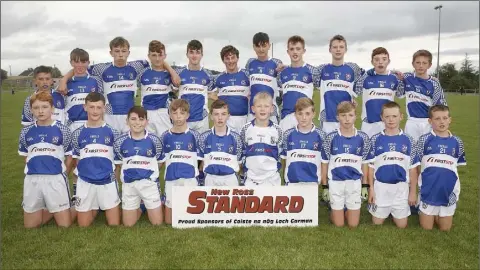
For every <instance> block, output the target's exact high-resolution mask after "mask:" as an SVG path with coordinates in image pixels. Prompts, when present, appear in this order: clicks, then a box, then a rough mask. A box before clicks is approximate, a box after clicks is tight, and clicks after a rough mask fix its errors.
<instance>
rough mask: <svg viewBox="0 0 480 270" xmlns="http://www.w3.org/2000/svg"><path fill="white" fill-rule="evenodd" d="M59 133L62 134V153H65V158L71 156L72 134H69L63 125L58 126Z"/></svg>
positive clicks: (68, 130)
mask: <svg viewBox="0 0 480 270" xmlns="http://www.w3.org/2000/svg"><path fill="white" fill-rule="evenodd" d="M59 127H60V131H61V132H62V136H63V151H64V152H65V155H66V156H71V155H72V151H73V150H72V149H73V148H72V133H71V132H70V129H69V128H68V127H66V126H65V125H62V124H60V125H59Z"/></svg>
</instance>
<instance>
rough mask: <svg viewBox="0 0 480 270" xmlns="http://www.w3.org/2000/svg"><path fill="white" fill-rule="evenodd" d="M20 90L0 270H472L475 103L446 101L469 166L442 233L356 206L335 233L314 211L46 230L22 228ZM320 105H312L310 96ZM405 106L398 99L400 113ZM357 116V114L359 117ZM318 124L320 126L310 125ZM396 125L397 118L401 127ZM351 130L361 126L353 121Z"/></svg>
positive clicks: (9, 134)
mask: <svg viewBox="0 0 480 270" xmlns="http://www.w3.org/2000/svg"><path fill="white" fill-rule="evenodd" d="M26 95H27V93H26V92H17V93H16V94H15V95H14V96H12V95H10V94H9V93H8V92H3V93H2V101H1V127H2V129H1V150H2V151H1V180H2V181H1V199H2V203H1V213H2V220H1V225H2V249H1V251H2V262H1V266H2V268H5V269H6V268H21V269H24V268H95V269H97V268H103V269H107V268H108V269H116V268H130V269H132V268H135V269H138V268H190V269H191V268H215V269H219V268H257V269H258V268H314V269H317V268H342V269H345V268H376V269H379V268H392V269H400V268H401V269H412V268H416V269H425V268H443V269H446V268H449V269H465V268H471V269H478V267H479V263H478V231H479V226H478V187H479V186H478V174H477V173H478V165H479V164H478V150H479V145H478V130H479V126H478V122H479V121H478V120H479V119H478V113H479V111H478V96H458V95H449V96H448V102H449V104H450V106H451V108H453V110H452V116H453V123H452V127H451V130H453V132H454V133H455V134H457V135H459V136H460V137H461V138H462V139H463V140H464V142H465V148H466V151H467V160H468V166H467V167H461V168H460V169H459V170H460V171H459V174H460V179H461V183H462V193H461V195H460V201H459V204H458V208H457V212H456V213H455V217H454V225H453V228H452V230H451V231H450V232H448V233H442V232H440V231H438V230H437V229H435V230H433V231H424V230H422V229H421V228H420V227H419V224H418V216H411V217H410V218H409V227H408V228H407V229H405V230H399V229H396V227H395V226H394V225H393V223H392V222H391V221H390V220H388V221H387V222H386V223H385V224H384V225H383V226H380V227H374V226H373V225H371V217H370V215H369V214H368V212H367V211H366V209H365V207H362V216H361V223H360V226H359V227H358V228H357V229H356V230H350V229H348V228H335V227H333V225H331V224H330V223H329V222H328V218H327V217H328V216H327V215H328V214H327V209H326V208H325V207H320V210H319V222H320V225H319V226H318V227H316V228H233V229H220V228H206V229H189V230H176V229H172V228H171V227H169V226H165V225H164V226H160V227H152V226H150V225H149V223H148V219H147V218H146V217H142V218H141V220H140V221H139V223H138V224H137V225H136V226H135V227H134V228H124V227H117V228H109V227H107V226H106V225H105V217H104V215H103V214H99V216H98V217H97V220H96V221H95V222H94V225H93V226H92V227H90V228H78V227H77V225H74V226H73V227H71V228H68V229H59V228H57V227H56V226H55V225H54V223H50V224H48V225H46V226H44V227H42V228H40V229H35V230H26V229H24V228H23V212H22V208H21V202H22V192H23V178H24V175H23V166H24V165H23V159H22V158H21V157H20V156H18V155H17V141H18V134H19V131H20V115H21V109H22V104H23V101H24V98H25V97H26ZM315 101H318V99H315ZM404 102H405V101H404V100H400V103H401V104H402V106H403V105H404ZM358 113H360V112H358ZM317 124H318V122H317ZM403 125H404V121H403V123H402V126H403ZM357 127H360V120H359V119H357Z"/></svg>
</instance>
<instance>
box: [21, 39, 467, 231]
mask: <svg viewBox="0 0 480 270" xmlns="http://www.w3.org/2000/svg"><path fill="white" fill-rule="evenodd" d="M252 46H253V51H254V52H255V54H256V57H253V58H249V60H248V61H247V63H246V65H245V67H244V68H240V67H239V66H238V61H239V58H240V53H239V51H238V50H237V49H236V48H235V47H234V46H231V45H228V46H225V47H223V48H222V50H221V51H220V53H219V54H220V55H219V56H220V59H219V60H220V61H222V62H223V63H224V64H225V71H223V72H222V73H220V74H217V75H213V74H212V72H211V71H210V70H208V69H207V68H203V67H202V66H201V60H202V57H203V46H202V43H201V42H200V41H198V40H191V41H190V42H188V44H187V46H186V57H187V58H188V65H186V66H183V67H177V66H174V65H172V66H171V65H169V63H168V61H167V60H166V56H167V49H166V47H165V45H164V44H163V43H162V42H160V41H157V40H153V41H151V42H150V43H149V46H148V52H146V53H148V61H147V60H133V61H132V60H130V61H129V60H128V56H129V54H130V44H129V42H128V41H127V40H126V39H125V38H123V37H116V38H114V39H113V40H111V41H110V44H109V49H110V55H111V56H112V58H113V60H112V62H111V63H97V64H93V65H92V64H91V63H90V59H89V54H88V52H87V51H86V50H84V49H80V48H76V49H73V50H72V51H71V54H70V59H69V60H70V64H71V66H72V69H71V70H70V71H69V72H68V73H67V74H65V76H64V77H63V78H62V79H61V80H60V81H59V83H58V86H56V87H53V85H54V84H53V78H52V68H51V67H47V66H39V67H37V68H35V70H34V84H35V86H36V89H35V93H33V94H32V95H31V96H29V97H28V98H27V99H26V100H25V103H24V108H23V113H22V125H23V128H22V130H21V132H20V137H19V154H20V155H22V156H24V157H25V164H26V165H25V179H24V187H23V203H22V207H23V211H24V226H25V227H26V228H37V227H40V226H41V225H42V224H45V223H47V222H48V221H49V220H51V219H52V218H54V220H55V222H56V224H57V225H58V226H61V227H69V226H71V225H72V224H73V223H74V222H77V223H78V225H79V226H81V227H86V226H90V225H91V224H92V223H93V221H94V220H95V218H96V216H97V215H98V213H99V212H100V211H103V212H104V214H105V217H106V222H107V224H108V225H111V226H115V225H120V224H123V225H124V226H133V225H135V224H136V222H137V221H138V220H139V218H140V217H141V215H142V214H143V213H146V215H147V216H148V219H149V220H150V222H151V223H152V224H153V225H160V224H163V223H167V224H171V223H172V209H173V207H174V206H173V203H172V202H173V200H172V196H173V194H172V187H173V186H207V187H221V186H223V187H236V186H245V187H252V188H254V187H257V186H281V185H285V186H296V185H305V186H310V185H311V186H312V187H315V188H319V192H320V194H321V199H322V200H323V201H324V202H325V203H328V210H327V208H325V211H329V213H330V214H329V215H330V219H331V223H332V224H333V225H334V226H345V225H348V226H349V227H351V228H354V227H356V226H358V224H359V221H360V213H361V211H360V210H361V206H362V204H364V205H365V204H366V205H367V208H368V212H369V213H370V215H371V220H372V221H371V222H372V223H373V224H377V225H380V224H382V223H383V222H384V221H385V220H386V219H387V218H388V217H389V216H391V217H392V218H393V221H394V223H395V225H396V226H397V227H399V228H405V227H407V224H408V217H409V216H410V215H411V214H412V211H417V210H418V215H419V222H420V226H421V227H422V228H424V229H426V230H430V229H432V228H434V227H435V225H436V226H437V227H438V229H440V230H444V231H448V230H450V228H451V227H452V221H453V216H454V214H455V209H456V207H457V202H458V200H459V195H460V180H459V174H458V171H457V167H458V166H460V165H466V159H465V149H464V145H463V142H462V140H461V139H460V138H459V137H457V136H455V135H454V134H453V133H454V132H453V131H451V130H450V128H449V126H450V123H451V121H452V119H451V116H450V110H451V108H449V107H448V106H447V100H446V98H445V96H444V93H443V89H442V87H441V85H440V82H439V81H438V79H437V78H435V77H432V76H430V75H429V74H428V70H429V69H430V67H431V65H432V54H431V53H430V52H429V51H427V50H418V51H416V52H412V54H413V55H412V60H411V61H412V66H413V70H414V71H413V72H406V73H402V72H399V71H394V70H390V69H389V68H388V65H389V63H390V55H389V53H388V50H387V49H386V48H383V47H378V48H375V49H373V50H372V53H371V59H370V60H371V64H372V66H373V67H371V68H370V67H368V68H367V67H364V68H365V69H364V68H361V67H359V66H358V65H357V64H355V63H350V62H345V61H344V56H345V54H346V52H347V40H346V39H345V38H344V37H343V36H341V35H336V36H333V37H332V38H331V39H330V41H329V52H330V53H331V57H332V58H331V63H328V64H321V65H316V66H314V65H310V64H307V63H305V62H304V60H303V55H304V54H305V52H306V50H305V40H304V39H303V38H302V37H301V36H297V35H295V36H292V37H290V38H289V39H288V41H287V48H286V50H287V53H288V55H289V57H290V63H288V64H286V63H283V62H282V61H281V60H279V59H275V58H270V57H269V50H270V46H271V43H270V39H269V36H268V35H267V34H266V33H263V32H259V33H256V34H255V35H254V36H253V43H252ZM66 61H67V60H66ZM138 88H140V93H139V98H140V99H141V106H138V105H135V98H136V97H137V90H138ZM314 91H319V96H320V98H319V100H314ZM395 98H402V99H403V100H405V108H406V115H403V113H402V112H401V106H400V104H398V103H397V102H395ZM316 108H319V109H316ZM357 111H358V112H361V126H360V127H355V121H356V115H357ZM316 116H318V119H319V123H320V126H319V127H317V126H316V125H315V124H314V118H315V117H316ZM404 118H406V124H405V126H404V127H401V126H400V123H401V121H402V120H403V119H404ZM210 122H211V124H210ZM162 170H164V173H163V171H162ZM161 172H162V173H161ZM281 174H283V175H281ZM161 182H164V188H160V186H161V185H160V183H161ZM70 186H72V187H73V190H70ZM286 188H287V187H286ZM320 210H321V211H322V209H320Z"/></svg>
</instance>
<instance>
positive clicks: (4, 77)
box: [1, 69, 8, 82]
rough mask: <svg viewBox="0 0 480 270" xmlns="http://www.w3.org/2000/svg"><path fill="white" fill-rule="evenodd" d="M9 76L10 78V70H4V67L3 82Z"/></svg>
mask: <svg viewBox="0 0 480 270" xmlns="http://www.w3.org/2000/svg"><path fill="white" fill-rule="evenodd" d="M7 78H8V72H7V71H6V70H3V69H2V78H1V79H2V82H3V80H5V79H7Z"/></svg>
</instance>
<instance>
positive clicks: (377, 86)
mask: <svg viewBox="0 0 480 270" xmlns="http://www.w3.org/2000/svg"><path fill="white" fill-rule="evenodd" d="M373 73H374V75H368V74H367V73H365V74H364V75H363V76H362V77H360V79H359V80H358V81H357V82H356V83H355V89H354V96H355V97H357V96H360V95H362V103H363V105H362V121H363V122H366V123H376V122H380V121H382V119H381V114H382V106H383V104H385V103H387V102H390V101H394V100H395V96H397V97H400V95H401V93H402V92H403V83H402V81H400V80H399V79H397V77H396V76H395V75H393V74H391V73H390V72H388V74H386V75H380V74H377V73H376V72H375V71H374V72H373Z"/></svg>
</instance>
